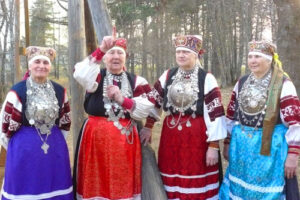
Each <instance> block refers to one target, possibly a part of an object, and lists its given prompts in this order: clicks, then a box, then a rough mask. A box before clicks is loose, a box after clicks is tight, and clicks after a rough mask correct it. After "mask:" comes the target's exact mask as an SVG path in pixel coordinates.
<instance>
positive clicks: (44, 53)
mask: <svg viewBox="0 0 300 200" xmlns="http://www.w3.org/2000/svg"><path fill="white" fill-rule="evenodd" d="M26 55H27V57H28V63H29V64H31V63H32V62H33V61H35V60H37V59H44V60H47V61H48V62H49V63H51V62H52V61H53V60H54V58H55V56H56V51H55V49H53V48H49V47H39V46H29V47H27V48H26Z"/></svg>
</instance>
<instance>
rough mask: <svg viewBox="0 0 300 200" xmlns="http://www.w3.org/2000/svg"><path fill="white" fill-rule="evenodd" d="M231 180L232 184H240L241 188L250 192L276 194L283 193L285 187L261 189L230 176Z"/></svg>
mask: <svg viewBox="0 0 300 200" xmlns="http://www.w3.org/2000/svg"><path fill="white" fill-rule="evenodd" d="M229 180H230V181H232V182H235V183H236V184H239V185H240V186H242V187H244V188H246V189H248V190H253V191H256V192H261V193H275V192H282V191H283V187H284V186H277V187H261V186H257V185H252V184H249V183H246V182H245V181H243V180H242V179H239V178H237V177H235V176H232V175H231V174H229Z"/></svg>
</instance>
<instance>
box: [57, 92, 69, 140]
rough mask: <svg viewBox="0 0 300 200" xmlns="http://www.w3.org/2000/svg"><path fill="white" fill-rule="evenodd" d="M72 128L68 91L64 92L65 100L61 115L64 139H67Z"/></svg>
mask: <svg viewBox="0 0 300 200" xmlns="http://www.w3.org/2000/svg"><path fill="white" fill-rule="evenodd" d="M70 127H71V111H70V103H69V100H68V96H67V90H66V89H65V92H64V100H63V104H62V108H61V111H60V113H59V128H60V130H61V131H62V133H63V135H64V137H65V138H66V137H67V134H68V132H69V131H70Z"/></svg>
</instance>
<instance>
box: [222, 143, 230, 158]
mask: <svg viewBox="0 0 300 200" xmlns="http://www.w3.org/2000/svg"><path fill="white" fill-rule="evenodd" d="M223 156H224V158H225V160H227V161H229V144H224V147H223Z"/></svg>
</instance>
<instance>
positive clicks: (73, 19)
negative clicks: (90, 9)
mask: <svg viewBox="0 0 300 200" xmlns="http://www.w3.org/2000/svg"><path fill="white" fill-rule="evenodd" d="M83 1H84V0H70V1H69V2H68V7H69V9H68V19H69V75H70V77H69V79H70V86H71V110H72V132H73V135H74V137H73V146H74V147H75V146H76V142H77V138H78V134H79V131H80V128H81V125H82V123H83V121H84V109H83V101H84V90H83V89H82V87H81V86H80V85H79V84H78V83H77V82H76V81H75V79H74V78H73V76H72V74H73V67H74V65H75V64H76V63H77V62H79V61H81V60H82V59H83V58H84V57H85V53H86V50H85V31H84V30H85V29H84V3H83ZM74 150H75V148H74Z"/></svg>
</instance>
